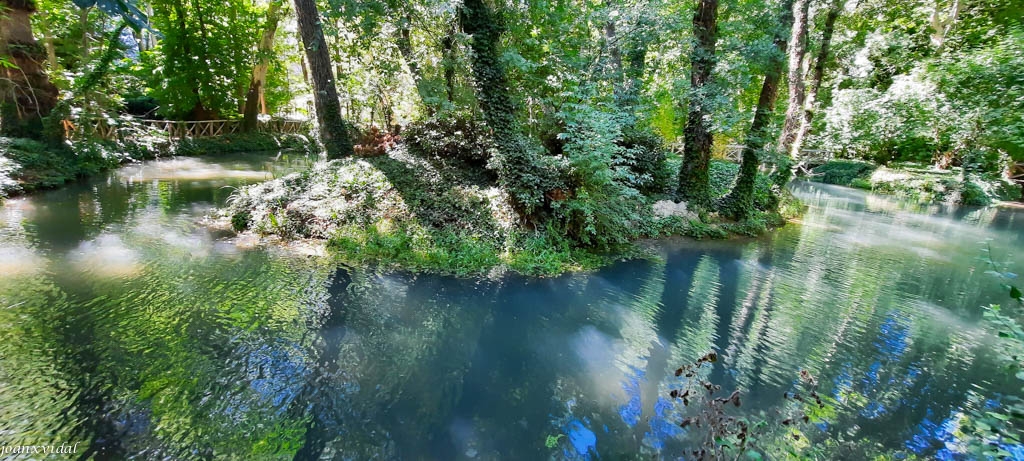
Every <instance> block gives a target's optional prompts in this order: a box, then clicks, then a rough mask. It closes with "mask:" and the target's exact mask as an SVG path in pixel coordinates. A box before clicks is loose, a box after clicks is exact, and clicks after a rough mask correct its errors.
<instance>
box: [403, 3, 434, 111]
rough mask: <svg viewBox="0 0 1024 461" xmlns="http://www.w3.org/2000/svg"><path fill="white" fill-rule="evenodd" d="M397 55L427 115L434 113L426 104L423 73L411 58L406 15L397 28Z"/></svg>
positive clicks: (410, 35)
mask: <svg viewBox="0 0 1024 461" xmlns="http://www.w3.org/2000/svg"><path fill="white" fill-rule="evenodd" d="M397 42H398V43H397V45H398V53H399V54H401V55H402V60H403V61H405V65H406V66H408V67H409V73H410V74H412V83H413V85H414V86H415V87H416V94H418V95H419V97H420V102H422V103H423V105H424V106H425V107H426V108H427V112H428V113H429V114H433V113H434V106H433V105H431V104H429V103H428V101H427V100H428V98H427V96H428V94H427V93H426V89H425V88H423V72H421V71H420V65H419V62H417V61H416V57H415V56H413V50H412V18H411V17H410V16H409V14H408V13H406V14H405V15H404V16H403V17H402V23H401V26H400V27H399V28H398V40H397Z"/></svg>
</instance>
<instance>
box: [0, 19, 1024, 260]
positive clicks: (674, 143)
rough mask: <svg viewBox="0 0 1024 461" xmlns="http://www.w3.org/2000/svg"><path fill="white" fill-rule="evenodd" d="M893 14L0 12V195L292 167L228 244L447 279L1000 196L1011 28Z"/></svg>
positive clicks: (240, 216) (1019, 132)
mask: <svg viewBox="0 0 1024 461" xmlns="http://www.w3.org/2000/svg"><path fill="white" fill-rule="evenodd" d="M911 3H912V4H909V3H906V2H891V1H884V0H874V1H871V2H865V3H863V4H857V5H847V4H846V3H844V2H839V1H822V2H812V1H810V0H769V1H760V2H753V3H751V4H749V5H748V4H746V3H744V4H742V5H728V6H720V5H719V3H718V2H717V1H714V0H700V1H697V2H673V1H611V2H603V3H600V4H585V5H584V4H577V3H576V2H555V3H551V4H544V5H539V4H538V5H534V4H529V5H518V4H515V5H513V4H504V3H502V2H490V1H484V0H463V1H457V2H448V1H435V0H426V1H416V2H388V1H371V2H355V3H351V4H350V3H344V4H335V3H330V4H318V3H317V2H315V1H313V0H296V1H295V2H294V5H289V4H287V3H285V2H283V1H281V0H270V1H269V2H265V3H260V2H251V1H248V0H230V1H228V2H226V3H222V4H205V3H203V2H191V3H187V2H186V3H182V2H166V1H164V0H152V1H149V2H143V1H112V0H76V1H75V2H74V3H73V4H72V3H70V2H63V1H60V0H37V1H32V0H4V2H3V5H4V10H3V13H2V16H0V26H2V30H3V33H2V34H0V108H2V111H0V129H2V135H3V136H4V137H3V138H0V149H2V150H0V194H3V195H11V194H16V193H23V192H30V191H32V190H36V189H40V188H48V187H55V186H59V185H61V184H63V183H65V182H67V181H70V180H74V179H76V178H80V177H84V176H89V175H93V174H96V173H98V172H100V171H103V170H105V169H108V168H112V167H116V166H117V165H119V164H121V163H124V162H133V161H138V160H142V159H148V158H154V157H160V156H168V155H217V154H223V153H226V152H257V151H261V152H262V151H282V150H290V151H298V152H302V153H309V154H313V155H319V156H320V160H319V161H316V162H315V163H312V164H311V165H310V167H309V168H308V169H306V170H305V171H302V172H298V173H294V174H291V175H288V176H285V177H282V178H276V179H273V180H270V181H267V182H264V183H260V184H254V185H251V186H248V187H244V188H241V189H239V190H238V191H236V193H235V194H234V195H233V197H232V199H231V200H230V202H229V204H228V205H227V207H226V208H225V209H224V210H222V212H221V215H222V217H223V219H224V220H225V221H230V225H231V227H233V228H234V229H235V230H236V231H238V232H255V233H257V234H260V235H275V236H279V237H282V238H286V239H293V238H313V239H322V240H325V241H327V242H328V246H329V248H331V249H332V250H333V251H334V253H335V254H337V255H338V256H339V257H340V258H341V259H342V260H345V261H348V262H352V263H371V262H372V263H383V264H386V265H394V266H399V267H403V268H407V269H413V270H432V271H442V272H451V273H457V274H470V273H480V272H484V271H489V270H492V269H494V268H496V267H507V268H511V269H513V270H516V271H519V272H523V273H528V274H555V273H560V272H564V271H571V270H581V269H588V268H592V267H595V266H598V265H601V264H602V263H604V262H605V261H609V260H612V259H615V258H619V257H622V256H624V255H630V254H634V253H635V252H636V250H635V246H634V245H633V244H634V242H637V241H639V240H643V239H650V238H658V237H665V236H674V235H685V236H691V237H697V238H707V237H710V238H724V237H727V236H730V235H744V236H756V235H759V234H762V233H764V232H766V231H768V230H769V229H773V228H776V227H778V226H781V225H783V224H784V223H785V222H786V221H787V219H791V218H794V217H796V216H798V215H799V213H800V205H799V204H798V203H796V201H795V200H794V199H793V198H792V196H791V195H790V194H789V192H788V189H787V187H788V184H789V182H790V181H791V179H792V178H793V176H794V174H799V175H804V176H807V177H808V178H809V179H811V180H818V181H823V182H827V183H832V184H841V185H849V186H854V187H861V188H866V189H871V190H875V191H878V192H886V193H896V194H901V195H904V196H907V197H911V198H914V199H918V200H921V201H940V202H948V203H953V204H962V205H989V204H992V203H993V202H995V201H1000V200H1007V201H1009V200H1017V199H1020V196H1021V187H1020V185H1019V184H1015V183H1014V182H1013V180H1014V179H1019V178H1020V174H1021V173H1022V172H1021V168H1022V164H1021V163H1020V162H1022V161H1024V147H1022V146H1024V119H1022V114H1024V96H1022V95H1024V89H1022V85H1021V81H1020V78H1021V77H1020V76H1021V75H1024V57H1022V56H1021V54H1020V49H1021V47H1020V45H1021V43H1022V41H1024V30H1022V29H1021V25H1020V23H1019V17H1020V15H1019V14H1017V13H1019V12H1020V8H1019V7H1016V6H1012V5H1009V4H1007V5H1004V4H1002V3H999V4H988V3H985V2H982V1H980V0H979V1H977V2H967V3H963V4H961V2H959V1H957V2H954V4H953V5H949V6H946V5H934V6H932V5H931V4H928V5H924V4H923V3H922V5H923V6H922V5H917V3H915V2H911ZM926 13H927V14H926ZM895 19H899V20H898V21H896V20H895ZM37 37H42V41H41V42H40V41H39V40H38V39H37ZM274 113H276V114H291V115H299V116H305V117H308V118H309V119H311V120H313V121H314V123H310V124H308V125H305V128H304V129H302V130H297V131H291V132H282V131H280V130H277V131H275V128H274V127H280V126H282V125H280V124H278V125H275V124H274V119H273V118H272V117H270V114H274ZM160 122H173V123H171V124H162V123H160ZM179 123H184V124H185V125H179ZM173 127H177V128H173ZM182 127H184V128H182ZM197 127H198V128H197ZM226 127H227V128H226ZM177 129H184V130H185V131H184V132H183V133H184V134H181V133H178V134H177V135H176V134H175V133H176V131H175V130H177ZM193 129H194V130H193ZM189 130H193V131H189ZM210 134H213V135H215V136H207V135H210Z"/></svg>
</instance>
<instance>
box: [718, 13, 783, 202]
mask: <svg viewBox="0 0 1024 461" xmlns="http://www.w3.org/2000/svg"><path fill="white" fill-rule="evenodd" d="M793 6H794V0H783V2H782V13H781V15H780V17H779V27H780V31H779V32H778V33H776V35H775V51H776V52H775V53H774V54H772V56H771V58H770V61H769V64H768V67H767V68H766V70H765V75H764V83H763V84H762V85H761V95H760V96H759V97H758V100H757V109H755V111H754V120H753V122H751V124H750V131H748V132H747V139H746V141H745V142H744V143H743V159H742V161H741V163H740V174H739V177H738V178H737V179H736V185H735V186H734V187H733V189H732V191H731V192H729V195H727V196H726V197H725V198H724V199H723V200H722V209H723V210H724V212H725V213H726V214H728V215H730V216H733V217H735V218H738V219H743V218H746V217H747V216H748V215H749V213H750V211H751V209H752V208H753V207H754V186H755V183H756V180H757V170H758V168H759V167H760V165H761V162H760V160H759V159H758V156H759V155H760V154H761V153H762V151H763V150H764V146H765V144H766V143H767V141H768V135H769V133H768V131H769V130H768V128H769V125H770V123H771V117H772V112H774V111H775V100H776V99H777V97H778V95H779V82H780V81H781V80H782V65H783V64H784V63H785V53H786V38H787V35H788V32H789V31H788V30H787V29H789V28H791V27H792V24H793V16H794V14H793Z"/></svg>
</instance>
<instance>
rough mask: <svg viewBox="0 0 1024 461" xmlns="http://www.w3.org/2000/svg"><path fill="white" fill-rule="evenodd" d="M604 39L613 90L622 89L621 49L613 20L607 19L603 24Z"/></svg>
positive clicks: (623, 77)
mask: <svg viewBox="0 0 1024 461" xmlns="http://www.w3.org/2000/svg"><path fill="white" fill-rule="evenodd" d="M604 41H605V45H606V46H607V47H608V60H609V61H608V64H609V66H610V67H611V77H612V81H613V82H615V91H616V92H619V91H622V83H623V82H624V81H625V76H624V75H623V73H622V50H621V49H620V48H619V41H618V36H617V35H616V31H615V21H614V20H609V21H608V22H607V23H605V25H604Z"/></svg>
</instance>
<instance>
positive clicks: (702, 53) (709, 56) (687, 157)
mask: <svg viewBox="0 0 1024 461" xmlns="http://www.w3.org/2000/svg"><path fill="white" fill-rule="evenodd" d="M693 36H694V45H693V51H692V52H691V53H690V98H689V99H690V102H689V115H688V116H687V119H686V128H685V129H684V132H683V165H682V167H681V169H680V171H679V193H678V195H679V198H681V199H683V200H686V201H688V202H690V204H692V205H695V206H701V207H703V206H708V205H710V204H711V187H710V181H711V178H710V176H709V173H708V168H709V166H710V162H711V146H712V144H713V143H714V137H713V135H712V134H711V123H710V120H709V119H710V118H711V110H710V103H709V101H708V99H709V98H708V95H706V94H705V93H706V88H705V87H706V86H707V85H708V84H709V83H710V82H711V78H712V77H711V71H712V70H713V69H714V67H715V63H716V62H717V58H716V56H715V46H716V43H717V40H718V0H700V1H699V2H698V4H697V12H696V14H694V15H693Z"/></svg>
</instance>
